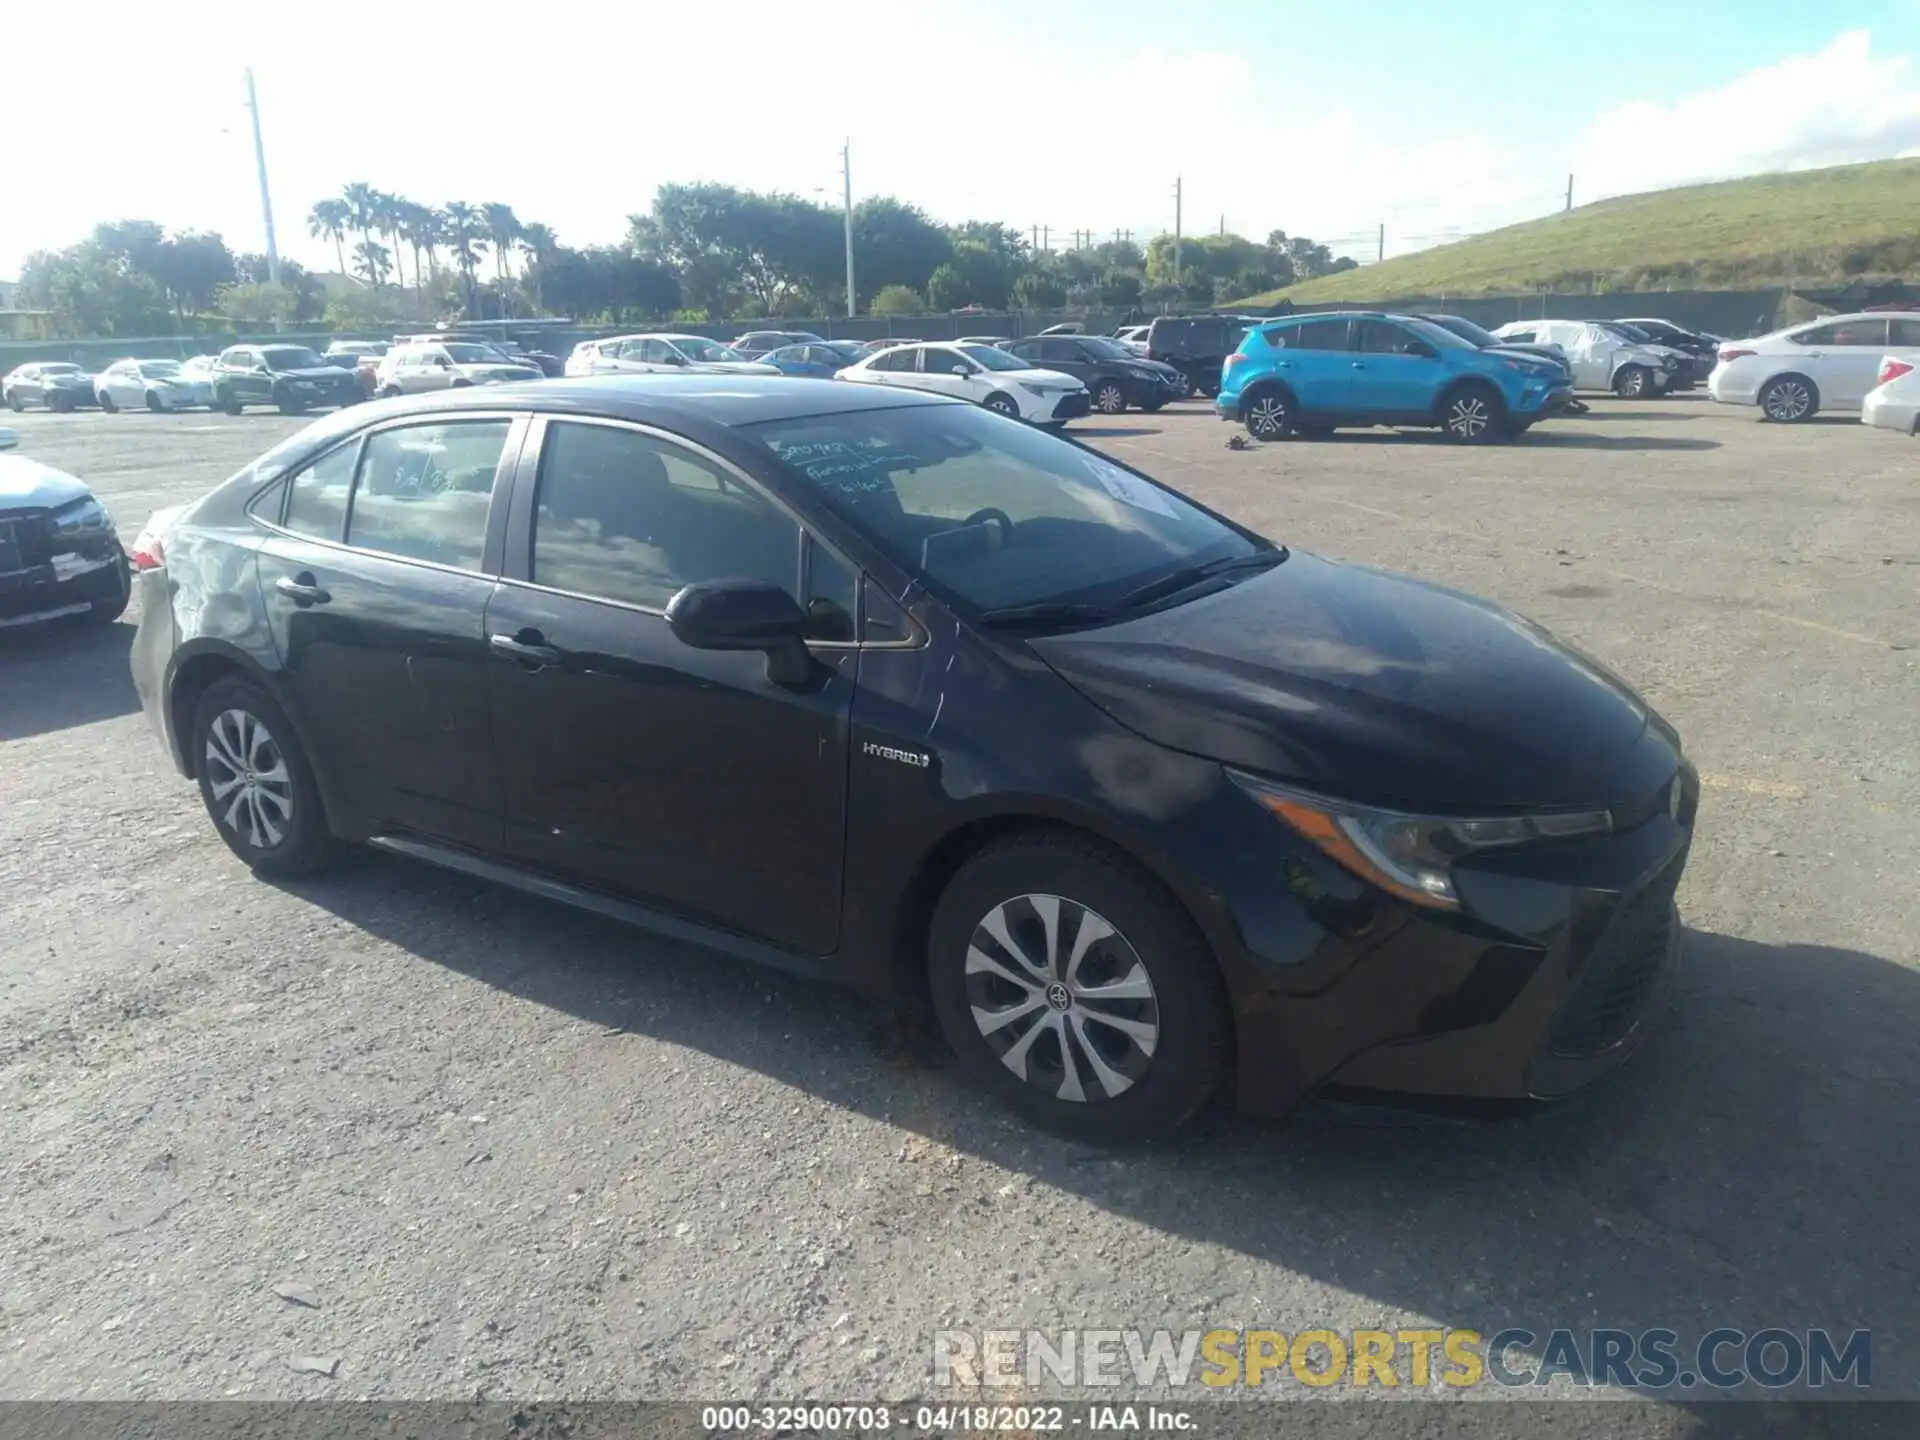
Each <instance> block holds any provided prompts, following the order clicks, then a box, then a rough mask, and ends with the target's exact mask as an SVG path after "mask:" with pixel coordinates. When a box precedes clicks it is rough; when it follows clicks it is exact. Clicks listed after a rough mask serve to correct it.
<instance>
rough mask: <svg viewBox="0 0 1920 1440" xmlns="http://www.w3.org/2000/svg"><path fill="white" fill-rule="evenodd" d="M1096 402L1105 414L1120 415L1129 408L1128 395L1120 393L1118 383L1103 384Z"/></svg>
mask: <svg viewBox="0 0 1920 1440" xmlns="http://www.w3.org/2000/svg"><path fill="white" fill-rule="evenodd" d="M1094 404H1095V405H1097V406H1098V407H1099V409H1100V413H1101V414H1103V415H1118V414H1119V413H1120V412H1121V411H1122V410H1124V409H1126V408H1127V397H1126V396H1125V395H1122V394H1121V393H1120V387H1119V386H1118V385H1102V386H1101V387H1100V394H1099V396H1098V398H1097V399H1095V401H1094Z"/></svg>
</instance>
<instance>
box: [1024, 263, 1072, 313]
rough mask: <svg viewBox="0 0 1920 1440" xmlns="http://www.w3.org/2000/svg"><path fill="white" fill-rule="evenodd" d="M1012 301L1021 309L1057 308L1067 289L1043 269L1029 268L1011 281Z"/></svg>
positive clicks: (1062, 301)
mask: <svg viewBox="0 0 1920 1440" xmlns="http://www.w3.org/2000/svg"><path fill="white" fill-rule="evenodd" d="M1013 303H1014V304H1016V305H1018V306H1019V307H1020V308H1021V309H1023V310H1058V309H1059V308H1060V307H1061V306H1063V305H1065V304H1066V303H1067V289H1066V286H1064V285H1062V284H1061V283H1060V282H1059V281H1058V280H1056V279H1054V277H1053V276H1051V275H1049V274H1047V272H1046V271H1044V270H1029V271H1027V273H1026V274H1024V275H1022V276H1021V277H1020V278H1019V279H1018V280H1016V281H1014V282H1013Z"/></svg>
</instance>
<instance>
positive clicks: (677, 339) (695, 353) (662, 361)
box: [567, 334, 780, 375]
mask: <svg viewBox="0 0 1920 1440" xmlns="http://www.w3.org/2000/svg"><path fill="white" fill-rule="evenodd" d="M689 372H692V373H694V374H701V375H778V374H779V373H780V367H779V366H777V365H767V364H763V363H762V362H760V361H758V360H749V359H748V358H747V357H746V356H744V355H742V354H741V353H740V352H739V351H738V350H735V349H733V348H732V347H731V346H727V345H722V344H721V343H720V342H719V341H718V340H709V339H707V337H706V336H704V335H672V334H647V335H612V336H609V337H608V338H607V339H605V340H582V341H581V342H580V343H579V344H578V345H576V346H574V347H573V353H572V354H571V355H569V356H568V357H567V374H569V375H684V374H687V373H689Z"/></svg>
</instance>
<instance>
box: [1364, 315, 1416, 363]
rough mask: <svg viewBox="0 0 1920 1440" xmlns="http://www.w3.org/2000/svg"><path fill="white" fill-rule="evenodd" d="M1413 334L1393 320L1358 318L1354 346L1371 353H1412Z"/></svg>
mask: <svg viewBox="0 0 1920 1440" xmlns="http://www.w3.org/2000/svg"><path fill="white" fill-rule="evenodd" d="M1412 347H1413V336H1412V335H1411V334H1409V333H1408V332H1407V331H1405V330H1403V329H1401V328H1400V327H1399V326H1398V325H1395V324H1394V323H1393V322H1392V321H1391V320H1356V321H1355V322H1354V325H1353V348H1354V349H1356V350H1360V351H1364V352H1365V353H1367V354H1369V355H1411V354H1413V353H1414V351H1413V348H1412Z"/></svg>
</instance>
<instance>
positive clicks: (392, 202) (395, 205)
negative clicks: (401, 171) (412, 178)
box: [373, 190, 407, 285]
mask: <svg viewBox="0 0 1920 1440" xmlns="http://www.w3.org/2000/svg"><path fill="white" fill-rule="evenodd" d="M373 228H374V229H376V230H378V231H379V232H380V233H381V234H382V235H384V236H385V237H386V239H387V248H388V250H389V252H390V253H391V254H392V256H393V271H394V282H395V283H396V284H399V285H405V284H406V283H407V276H406V272H405V271H404V270H402V269H401V268H400V197H399V196H398V195H395V194H393V193H391V192H390V191H386V190H376V191H374V192H373Z"/></svg>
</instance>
